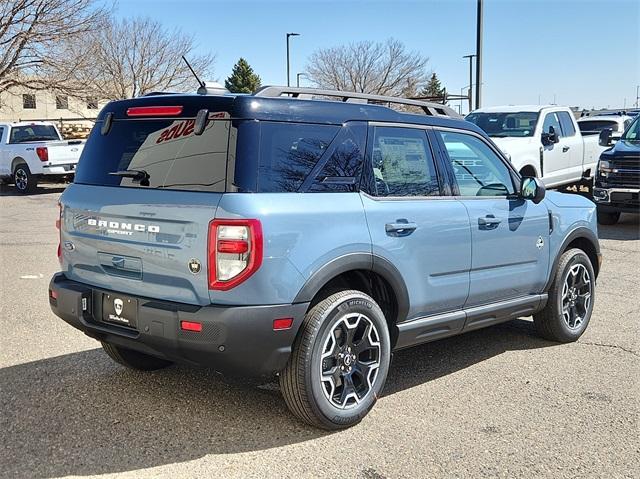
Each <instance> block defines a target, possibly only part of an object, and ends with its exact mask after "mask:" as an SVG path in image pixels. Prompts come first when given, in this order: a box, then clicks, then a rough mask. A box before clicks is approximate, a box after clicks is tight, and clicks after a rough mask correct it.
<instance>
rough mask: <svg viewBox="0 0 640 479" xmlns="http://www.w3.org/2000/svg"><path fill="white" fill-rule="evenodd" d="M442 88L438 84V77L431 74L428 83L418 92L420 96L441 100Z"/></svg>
mask: <svg viewBox="0 0 640 479" xmlns="http://www.w3.org/2000/svg"><path fill="white" fill-rule="evenodd" d="M444 91H445V89H444V87H443V86H442V84H441V83H440V79H439V78H438V75H436V74H435V73H432V74H431V77H430V78H429V81H428V82H427V84H426V85H425V87H424V88H423V89H422V91H421V92H420V96H427V97H434V98H442V97H443V96H444Z"/></svg>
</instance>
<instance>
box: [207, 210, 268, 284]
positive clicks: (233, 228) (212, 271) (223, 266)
mask: <svg viewBox="0 0 640 479" xmlns="http://www.w3.org/2000/svg"><path fill="white" fill-rule="evenodd" d="M208 254H209V289H217V290H221V291H226V290H228V289H231V288H233V287H234V286H237V285H238V284H240V283H242V282H243V281H244V280H246V279H247V278H248V277H249V276H251V275H252V274H253V273H255V272H256V271H257V270H258V268H260V265H261V264H262V225H261V224H260V221H258V220H244V219H243V220H213V221H212V222H211V223H209V251H208Z"/></svg>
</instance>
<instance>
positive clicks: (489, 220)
mask: <svg viewBox="0 0 640 479" xmlns="http://www.w3.org/2000/svg"><path fill="white" fill-rule="evenodd" d="M501 222H502V220H501V219H499V218H496V217H495V216H493V215H487V216H485V217H484V218H478V225H479V226H480V227H484V229H493V228H496V227H497V226H498V225H499V224H500V223H501Z"/></svg>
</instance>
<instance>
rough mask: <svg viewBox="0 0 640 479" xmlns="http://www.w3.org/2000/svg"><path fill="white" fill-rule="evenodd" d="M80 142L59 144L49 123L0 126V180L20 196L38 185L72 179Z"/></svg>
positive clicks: (57, 133) (65, 141)
mask: <svg viewBox="0 0 640 479" xmlns="http://www.w3.org/2000/svg"><path fill="white" fill-rule="evenodd" d="M83 147H84V140H63V139H62V135H60V132H59V131H58V129H57V128H56V126H55V125H54V124H53V123H48V122H42V121H37V122H15V123H0V179H2V181H3V183H13V184H14V185H15V187H16V190H17V191H18V192H19V193H22V194H30V193H33V192H34V191H35V189H36V188H37V186H38V182H39V181H43V180H45V179H46V180H49V181H60V180H62V179H64V178H65V177H67V178H70V177H73V175H74V173H75V171H76V165H77V164H78V160H79V159H80V153H82V149H83Z"/></svg>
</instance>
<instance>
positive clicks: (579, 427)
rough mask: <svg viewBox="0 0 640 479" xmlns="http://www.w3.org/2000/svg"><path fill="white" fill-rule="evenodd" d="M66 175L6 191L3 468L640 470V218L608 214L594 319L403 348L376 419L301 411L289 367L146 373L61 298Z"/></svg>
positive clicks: (448, 473) (0, 316)
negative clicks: (551, 329) (247, 376)
mask: <svg viewBox="0 0 640 479" xmlns="http://www.w3.org/2000/svg"><path fill="white" fill-rule="evenodd" d="M62 191H63V189H62V186H57V185H53V186H45V187H43V188H42V189H41V190H40V191H39V193H38V194H35V195H33V196H28V197H22V196H15V195H14V194H13V190H12V188H8V187H3V189H2V190H1V191H0V265H1V268H0V477H7V478H14V477H25V478H31V477H60V476H81V477H85V476H98V475H105V476H104V477H171V478H175V477H238V478H248V477H331V478H334V477H335V478H366V479H374V478H375V479H379V478H396V477H409V478H415V477H434V476H438V477H538V476H546V477H554V478H556V477H610V478H618V477H638V476H639V475H640V442H639V441H640V440H639V431H640V427H639V412H640V407H639V401H638V400H639V396H640V387H639V386H640V385H639V378H640V351H639V349H640V348H639V341H638V334H639V332H640V331H639V330H640V286H639V281H640V273H639V271H640V224H639V222H638V218H637V217H634V216H631V215H624V216H623V217H622V219H621V222H620V223H619V224H618V225H616V226H609V227H600V239H601V246H602V252H603V254H604V265H603V268H602V272H601V275H600V277H599V280H598V286H597V289H596V299H595V301H596V302H595V310H594V313H593V317H592V319H591V324H590V325H589V328H588V330H587V332H586V333H585V335H584V336H583V337H582V338H581V339H580V340H579V341H578V342H576V343H573V344H567V345H558V344H555V343H551V342H548V341H545V340H542V339H540V338H538V337H537V336H536V335H535V334H534V331H533V329H532V324H531V322H530V318H529V319H527V318H524V319H521V320H517V321H514V322H510V323H506V324H503V325H499V326H495V327H491V328H488V329H484V330H480V331H475V332H471V333H468V334H465V335H462V336H458V337H455V338H451V339H446V340H441V341H438V342H434V343H430V344H427V345H424V346H421V347H417V348H414V349H409V350H404V351H400V352H397V353H396V354H395V355H394V358H393V361H392V366H391V369H390V372H389V377H388V380H387V385H386V388H385V392H384V395H383V396H382V397H381V398H380V399H379V401H378V403H377V405H376V406H375V408H374V409H373V411H372V412H371V413H370V414H369V415H368V416H367V417H366V418H365V419H364V421H363V422H362V423H361V424H360V425H358V426H356V427H353V428H351V429H349V430H346V431H342V432H337V433H327V432H323V431H319V430H316V429H313V428H310V427H307V426H305V425H303V424H301V423H299V422H297V421H296V420H295V419H294V418H293V417H292V416H291V414H289V412H288V411H287V409H286V407H285V405H284V402H283V400H282V397H281V395H280V392H279V390H278V386H277V384H276V383H270V384H265V385H262V386H259V387H256V386H246V385H236V384H226V383H225V382H223V381H222V380H221V379H220V378H219V377H217V376H216V375H215V374H214V373H212V372H210V371H207V370H202V369H192V368H188V367H184V366H174V367H171V368H169V369H166V370H162V371H158V372H154V373H136V372H132V371H128V370H126V369H125V368H123V367H121V366H119V365H117V364H115V363H114V362H113V361H111V360H110V359H109V358H108V357H107V356H106V354H104V353H103V352H102V349H100V347H99V344H98V343H97V342H96V341H94V340H92V339H90V338H88V337H86V336H84V335H83V334H82V333H80V332H79V331H77V330H75V329H73V328H71V327H70V326H68V325H67V324H66V323H64V322H63V321H62V320H60V319H58V318H57V317H55V316H54V315H53V313H51V311H50V309H49V305H48V301H47V285H48V281H49V278H50V277H51V275H52V274H53V273H54V272H55V271H56V270H57V269H58V266H59V265H58V262H57V259H56V247H57V244H58V240H57V232H56V230H55V228H54V221H55V217H56V214H57V207H56V201H57V199H58V197H59V196H60V194H61V192H62Z"/></svg>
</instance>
